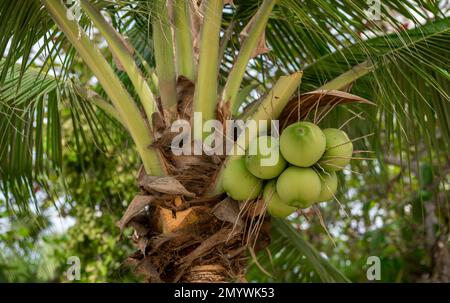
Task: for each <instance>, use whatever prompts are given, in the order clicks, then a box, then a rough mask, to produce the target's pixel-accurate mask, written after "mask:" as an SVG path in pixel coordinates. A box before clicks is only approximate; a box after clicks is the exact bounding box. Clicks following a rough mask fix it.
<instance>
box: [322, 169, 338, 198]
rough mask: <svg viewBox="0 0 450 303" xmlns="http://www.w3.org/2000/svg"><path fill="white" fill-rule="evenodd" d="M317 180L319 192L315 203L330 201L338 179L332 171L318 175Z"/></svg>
mask: <svg viewBox="0 0 450 303" xmlns="http://www.w3.org/2000/svg"><path fill="white" fill-rule="evenodd" d="M319 178H320V181H321V190H320V194H319V198H318V199H317V202H324V201H328V200H332V199H333V198H334V194H335V193H336V191H337V187H338V178H337V175H336V173H335V172H334V171H333V172H326V173H321V174H319Z"/></svg>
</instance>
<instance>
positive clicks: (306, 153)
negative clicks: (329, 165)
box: [280, 122, 326, 167]
mask: <svg viewBox="0 0 450 303" xmlns="http://www.w3.org/2000/svg"><path fill="white" fill-rule="evenodd" d="M325 144H326V139H325V135H324V134H323V132H322V130H321V129H320V128H319V127H318V126H317V125H315V124H313V123H310V122H296V123H294V124H291V125H289V126H288V127H287V128H286V129H285V130H284V131H283V133H282V134H281V137H280V150H281V154H282V155H283V157H284V158H285V159H286V161H288V162H289V163H291V164H293V165H296V166H300V167H309V166H312V165H314V163H316V162H317V161H318V160H319V159H320V157H322V155H323V153H324V152H325Z"/></svg>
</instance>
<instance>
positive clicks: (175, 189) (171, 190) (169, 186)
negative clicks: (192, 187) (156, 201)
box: [139, 175, 195, 197]
mask: <svg viewBox="0 0 450 303" xmlns="http://www.w3.org/2000/svg"><path fill="white" fill-rule="evenodd" d="M139 185H140V186H141V187H143V188H144V189H145V190H146V191H147V192H150V193H152V192H157V193H162V194H168V195H174V196H179V195H182V196H186V197H194V196H195V194H193V193H191V192H189V191H188V190H187V189H186V188H185V187H184V186H183V184H181V183H180V181H178V180H177V179H175V178H173V177H155V176H150V175H145V176H144V177H143V178H142V179H141V181H140V182H139Z"/></svg>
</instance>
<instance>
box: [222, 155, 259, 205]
mask: <svg viewBox="0 0 450 303" xmlns="http://www.w3.org/2000/svg"><path fill="white" fill-rule="evenodd" d="M222 185H223V189H224V190H225V191H226V192H227V194H228V195H229V196H230V197H231V198H233V199H234V200H238V201H246V200H252V199H255V198H256V197H258V195H259V193H260V192H261V189H262V180H260V179H258V178H257V177H255V176H254V175H252V174H251V173H250V172H249V171H248V170H247V168H246V167H245V158H244V157H240V158H238V159H230V161H228V163H227V167H226V168H225V169H224V172H223V179H222Z"/></svg>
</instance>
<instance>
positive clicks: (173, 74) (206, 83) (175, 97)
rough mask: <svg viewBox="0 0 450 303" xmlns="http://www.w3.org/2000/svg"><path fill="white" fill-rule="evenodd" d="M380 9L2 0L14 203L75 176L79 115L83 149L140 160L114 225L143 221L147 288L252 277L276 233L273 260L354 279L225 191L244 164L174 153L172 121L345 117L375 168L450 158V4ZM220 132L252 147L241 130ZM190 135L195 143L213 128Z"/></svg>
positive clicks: (2, 123)
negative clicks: (400, 157)
mask: <svg viewBox="0 0 450 303" xmlns="http://www.w3.org/2000/svg"><path fill="white" fill-rule="evenodd" d="M369 5H373V4H370V3H366V1H363V0H361V1H350V0H342V1H331V0H321V1H309V0H304V1H297V0H263V1H261V0H259V1H256V0H255V1H253V0H252V1H250V0H247V1H237V0H235V1H223V0H203V1H180V0H169V1H166V0H153V1H150V0H140V1H122V0H119V1H107V0H98V1H88V0H80V1H61V0H41V1H39V0H28V1H7V0H1V1H0V20H1V21H0V24H1V26H0V31H1V35H0V52H1V54H2V58H1V61H0V67H1V73H0V134H1V137H0V138H1V140H0V142H1V145H0V163H1V169H0V180H1V189H2V192H3V194H4V195H5V197H6V201H7V203H8V206H10V207H11V208H13V209H16V210H21V211H27V210H28V208H29V205H30V201H34V200H35V199H37V197H36V196H35V190H36V187H37V186H39V187H40V188H44V189H46V190H47V191H48V192H49V194H52V193H51V187H49V184H50V183H51V182H55V179H56V178H58V177H59V178H60V179H63V178H64V171H61V167H62V166H61V164H62V163H61V162H62V153H63V152H64V142H62V139H61V138H62V136H61V131H62V124H63V123H66V121H62V119H61V113H62V112H64V113H67V112H69V113H70V115H69V116H70V117H71V119H70V122H71V123H72V126H71V127H70V129H71V131H72V132H73V136H75V137H76V138H77V140H76V141H77V144H79V145H82V144H84V141H85V138H86V136H93V137H94V138H95V141H96V142H98V143H99V148H102V143H101V142H102V140H111V141H110V142H114V140H128V139H131V141H132V142H133V144H134V146H135V150H136V153H137V154H138V155H139V157H140V159H141V161H142V167H141V168H140V169H139V168H138V167H136V171H135V172H127V173H131V174H137V183H138V184H137V186H136V188H135V189H130V190H132V191H136V192H137V193H138V194H137V195H136V197H135V198H134V199H133V200H132V201H130V204H129V206H128V209H127V210H126V212H125V213H124V215H123V217H122V219H121V220H120V221H119V222H118V227H119V228H120V229H121V230H123V229H124V228H125V227H126V226H131V227H132V228H133V230H134V232H133V234H132V237H131V238H132V241H133V242H134V243H135V244H136V246H137V249H138V250H137V251H136V253H135V254H133V255H132V256H130V257H129V259H128V263H129V264H131V265H133V266H134V267H135V268H136V270H137V271H138V272H140V273H142V274H143V275H144V276H145V278H146V280H148V281H151V282H160V281H167V282H179V281H185V282H196V281H232V280H244V275H245V268H246V264H247V261H248V258H249V257H248V255H250V256H251V257H254V256H255V253H256V252H257V251H259V250H262V249H264V248H266V247H267V245H268V243H269V241H270V233H269V231H270V226H272V227H273V228H272V229H273V232H274V233H275V235H276V237H275V238H274V241H276V242H278V243H279V244H278V245H281V246H282V247H285V249H284V251H283V253H281V254H279V255H277V256H275V257H276V258H283V257H286V263H288V262H293V260H295V259H292V258H290V259H289V257H288V255H289V253H288V252H290V251H292V250H294V251H300V253H301V254H302V255H305V256H306V257H307V259H308V262H309V263H310V264H311V265H312V266H313V267H314V268H315V270H316V272H317V273H318V275H319V277H320V279H321V280H322V281H345V280H346V278H345V277H344V276H343V275H342V274H340V273H339V272H338V271H337V270H336V269H334V268H333V266H332V265H331V264H330V263H328V262H327V261H326V260H325V259H324V258H323V257H321V256H320V254H318V253H317V251H316V250H314V248H312V247H311V246H310V245H309V244H308V243H307V242H306V241H305V240H304V239H303V238H302V237H301V236H300V235H299V233H298V232H296V230H295V229H294V228H293V226H291V225H290V224H289V223H288V221H283V220H279V219H269V218H268V217H267V216H265V205H264V203H261V201H262V200H258V199H255V200H254V201H245V203H242V202H241V203H240V204H239V203H237V202H236V201H234V200H232V199H230V198H228V197H227V195H226V194H225V193H224V192H223V188H222V187H221V181H222V176H223V171H224V169H225V168H226V167H227V166H228V165H229V164H230V163H231V162H233V161H238V160H239V156H217V155H207V154H205V153H202V154H198V155H175V154H173V152H172V149H171V147H172V146H171V142H172V139H173V138H174V133H173V132H172V130H171V126H172V124H173V122H174V121H176V120H179V119H184V120H186V121H188V124H191V125H192V126H194V128H195V125H196V123H197V122H198V120H196V119H195V115H194V113H201V114H202V116H201V119H200V122H206V121H208V120H211V119H217V120H218V121H219V122H220V123H222V124H224V123H225V121H226V120H227V119H231V118H236V117H238V118H240V119H242V120H244V121H249V120H255V121H262V120H269V121H274V120H279V121H280V127H281V128H283V127H285V126H286V125H288V124H290V123H292V122H294V121H297V120H300V119H307V118H308V119H314V121H317V122H318V121H319V120H320V121H321V123H325V124H326V123H333V125H343V124H345V125H343V126H345V127H346V130H348V133H349V134H350V135H351V137H353V138H362V140H360V141H359V142H358V143H357V146H359V147H361V149H367V148H370V149H372V150H374V151H377V153H376V155H377V157H378V158H379V160H383V155H384V154H385V153H387V152H388V151H389V148H390V147H392V146H393V145H392V142H399V143H400V144H396V145H395V146H400V147H401V148H400V150H396V151H395V152H397V153H400V154H401V153H402V152H403V153H406V155H409V154H410V153H411V150H413V147H414V146H417V145H419V144H422V145H424V146H425V147H427V148H428V150H429V151H430V156H433V157H436V158H437V159H441V158H444V159H445V160H444V161H448V159H447V158H445V157H444V156H443V154H442V151H443V150H444V151H445V150H448V147H449V144H450V127H449V125H450V124H449V114H450V108H449V103H448V102H449V101H450V97H449V87H450V82H449V80H450V74H449V72H448V70H449V62H450V60H449V59H450V50H449V48H448V42H449V37H450V20H449V19H448V18H447V17H446V16H447V15H448V14H447V13H448V11H446V10H448V7H445V6H442V5H441V3H440V2H438V1H422V0H411V1H395V0H392V1H382V5H381V6H380V7H379V8H380V10H379V11H377V7H376V4H375V6H374V7H369ZM372 10H373V11H374V12H375V14H372ZM350 92H351V93H350ZM358 96H360V97H358ZM367 100H371V101H372V102H373V103H372V105H373V104H376V105H377V106H372V105H371V102H368V101H367ZM337 105H339V106H337ZM319 108H320V110H318V109H319ZM355 117H356V118H360V119H353V118H355ZM322 120H323V121H322ZM347 122H349V123H347ZM370 133H374V136H372V137H370V138H369V137H367V136H366V135H368V134H370ZM222 135H223V138H225V141H232V144H234V145H235V146H236V147H238V146H244V147H245V146H246V145H247V142H248V141H247V140H246V138H245V136H238V137H235V136H234V134H232V133H225V134H222ZM249 135H250V137H255V136H256V134H255V133H250V134H249ZM192 137H193V138H192V144H193V147H194V148H195V146H198V144H199V142H203V141H204V139H205V140H206V139H207V138H208V133H202V132H198V131H195V130H194V131H193V133H192ZM117 138H119V139H117ZM223 138H222V139H223ZM116 142H117V141H116ZM402 143H403V144H402ZM190 144H191V141H190V140H189V146H190ZM124 161H125V159H124ZM439 164H440V165H444V164H443V163H439ZM358 165H365V166H370V165H371V164H369V163H367V162H361V163H359V164H356V165H355V166H356V167H357V166H358ZM370 167H371V168H372V169H375V166H370ZM67 191H68V192H70V189H67ZM52 196H53V195H52Z"/></svg>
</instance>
